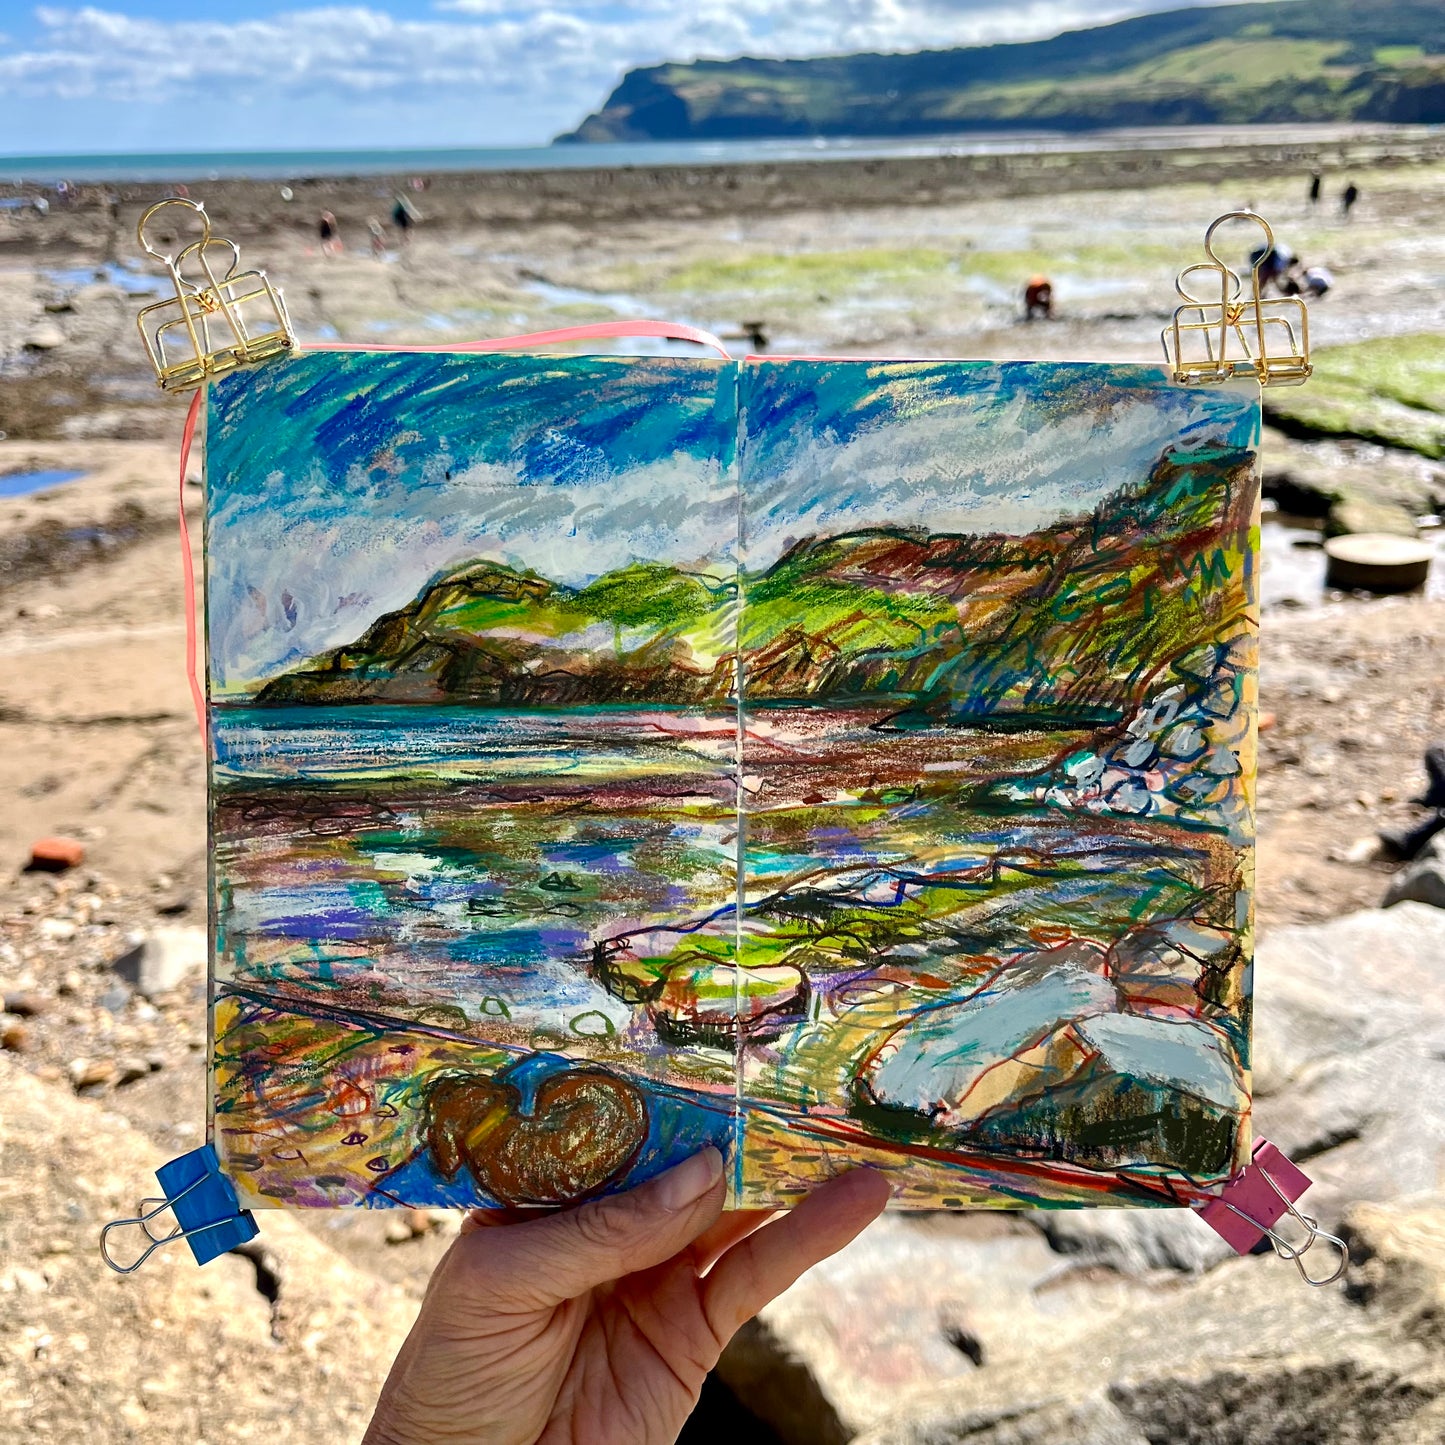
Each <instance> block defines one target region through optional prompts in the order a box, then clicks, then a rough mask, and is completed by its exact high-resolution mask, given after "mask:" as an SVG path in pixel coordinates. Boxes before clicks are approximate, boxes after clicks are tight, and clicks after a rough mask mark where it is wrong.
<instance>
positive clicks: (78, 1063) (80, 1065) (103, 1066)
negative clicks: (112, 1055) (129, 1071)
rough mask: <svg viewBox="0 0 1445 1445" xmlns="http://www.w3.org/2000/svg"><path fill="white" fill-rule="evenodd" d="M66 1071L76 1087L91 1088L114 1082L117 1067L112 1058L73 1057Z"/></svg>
mask: <svg viewBox="0 0 1445 1445" xmlns="http://www.w3.org/2000/svg"><path fill="white" fill-rule="evenodd" d="M66 1073H68V1074H69V1075H70V1082H71V1084H72V1086H73V1087H74V1088H76V1089H91V1088H95V1087H97V1086H99V1085H103V1084H109V1083H112V1082H114V1080H115V1077H116V1067H115V1062H114V1060H112V1059H72V1060H71V1061H70V1063H69V1064H68V1065H67V1066H66Z"/></svg>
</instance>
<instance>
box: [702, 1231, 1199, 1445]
mask: <svg viewBox="0 0 1445 1445" xmlns="http://www.w3.org/2000/svg"><path fill="white" fill-rule="evenodd" d="M1185 1222H1186V1223H1192V1224H1193V1225H1194V1226H1195V1227H1196V1228H1198V1229H1199V1230H1201V1232H1203V1233H1205V1234H1207V1233H1208V1230H1206V1229H1205V1228H1204V1226H1203V1225H1201V1224H1200V1223H1199V1222H1198V1221H1197V1220H1192V1221H1188V1220H1187V1221H1185ZM1151 1292H1152V1285H1150V1284H1146V1283H1143V1282H1139V1281H1131V1280H1126V1279H1124V1278H1122V1277H1118V1276H1111V1277H1107V1278H1103V1279H1097V1278H1092V1277H1091V1276H1090V1274H1089V1272H1087V1271H1085V1270H1076V1269H1074V1268H1072V1267H1071V1266H1070V1265H1069V1264H1067V1263H1062V1262H1061V1261H1060V1260H1059V1258H1058V1256H1057V1255H1056V1254H1054V1253H1053V1252H1052V1251H1051V1250H1050V1248H1049V1246H1048V1244H1047V1243H1046V1241H1045V1240H1043V1239H1042V1238H1041V1237H1040V1236H1039V1235H1038V1234H1037V1233H1036V1232H1035V1231H1034V1230H1032V1229H1030V1228H1029V1227H1028V1225H1027V1224H1026V1223H1025V1222H1024V1220H1023V1219H1022V1218H1021V1217H1019V1216H1018V1215H1015V1214H1012V1213H1011V1212H1008V1211H998V1212H989V1211H982V1212H978V1213H973V1214H952V1215H944V1214H937V1215H917V1214H886V1215H884V1216H883V1218H882V1219H879V1220H878V1221H876V1222H875V1223H874V1224H872V1225H870V1226H869V1227H868V1229H867V1230H866V1231H865V1232H864V1233H863V1234H862V1235H861V1236H860V1237H859V1238H858V1239H856V1240H855V1241H854V1242H853V1243H852V1244H850V1245H849V1246H848V1247H847V1248H846V1249H844V1250H842V1251H841V1252H840V1253H839V1254H837V1255H834V1256H833V1257H832V1258H831V1259H828V1260H825V1261H824V1262H823V1263H822V1264H820V1265H817V1266H816V1267H814V1268H813V1269H811V1270H809V1271H808V1273H807V1274H805V1275H804V1276H803V1277H802V1279H801V1280H799V1281H798V1283H797V1284H795V1285H794V1286H793V1288H792V1289H790V1290H789V1291H788V1292H787V1293H786V1294H784V1295H782V1296H780V1297H779V1298H778V1299H776V1300H774V1301H773V1303H772V1304H770V1305H768V1306H766V1307H765V1308H764V1309H763V1311H762V1313H761V1314H760V1315H759V1317H758V1318H757V1319H756V1320H755V1321H753V1322H752V1323H751V1324H750V1325H748V1326H746V1327H745V1328H744V1329H743V1330H742V1331H740V1332H739V1334H738V1335H737V1337H736V1338H735V1339H734V1340H733V1342H732V1343H731V1344H730V1345H729V1346H728V1347H727V1349H726V1350H725V1351H724V1353H723V1357H722V1360H721V1361H720V1363H719V1365H718V1374H719V1375H720V1376H721V1378H722V1380H723V1382H724V1383H725V1384H726V1385H727V1386H728V1388H729V1389H730V1390H731V1391H732V1392H733V1393H734V1394H735V1395H736V1396H737V1397H738V1399H740V1400H741V1401H743V1402H744V1403H745V1404H746V1405H747V1407H748V1409H749V1410H750V1411H751V1412H752V1413H753V1414H754V1415H756V1416H757V1417H758V1418H759V1419H761V1420H763V1421H764V1422H765V1423H766V1424H767V1425H768V1426H769V1427H770V1428H771V1429H772V1430H773V1431H774V1432H776V1434H777V1435H778V1436H779V1437H780V1438H781V1439H782V1440H783V1441H784V1442H785V1445H842V1442H845V1441H848V1440H851V1439H852V1438H853V1437H854V1436H855V1435H856V1434H857V1433H858V1432H859V1431H866V1430H868V1429H871V1428H874V1427H876V1426H878V1425H880V1424H881V1423H882V1422H884V1421H886V1420H887V1419H888V1418H890V1417H891V1416H893V1415H895V1414H897V1413H898V1411H899V1410H900V1408H901V1407H902V1406H903V1404H904V1402H906V1401H908V1400H910V1399H915V1398H918V1397H919V1396H920V1395H927V1394H928V1393H929V1392H930V1391H932V1390H935V1389H937V1388H938V1387H939V1386H940V1385H944V1384H947V1383H948V1382H949V1381H957V1382H967V1381H971V1380H977V1379H982V1378H984V1377H985V1376H987V1375H989V1374H990V1373H992V1372H993V1371H995V1370H997V1369H1007V1368H1010V1367H1011V1366H1013V1365H1018V1366H1023V1365H1025V1364H1026V1362H1027V1361H1028V1360H1029V1359H1030V1358H1031V1356H1032V1355H1033V1354H1035V1353H1036V1352H1037V1350H1038V1348H1039V1342H1040V1340H1042V1339H1053V1340H1055V1341H1059V1342H1062V1341H1064V1340H1068V1339H1073V1338H1076V1337H1078V1336H1079V1335H1081V1334H1083V1333H1085V1332H1086V1331H1088V1330H1089V1329H1091V1328H1092V1327H1093V1321H1094V1320H1096V1319H1097V1318H1098V1317H1099V1315H1100V1313H1103V1314H1104V1315H1109V1314H1111V1313H1112V1312H1114V1311H1115V1310H1117V1309H1119V1308H1120V1307H1121V1306H1123V1305H1127V1304H1129V1303H1131V1302H1133V1303H1137V1302H1140V1301H1143V1300H1145V1299H1147V1298H1148V1297H1149V1295H1150V1293H1151ZM1057 1438H1059V1439H1068V1438H1070V1437H1068V1436H1059V1437H1057ZM1085 1438H1091V1437H1085ZM1130 1445H1133V1442H1130Z"/></svg>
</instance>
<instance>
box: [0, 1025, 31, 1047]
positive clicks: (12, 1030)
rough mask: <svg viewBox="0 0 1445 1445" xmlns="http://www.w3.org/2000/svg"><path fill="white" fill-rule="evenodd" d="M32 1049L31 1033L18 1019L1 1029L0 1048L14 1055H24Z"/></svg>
mask: <svg viewBox="0 0 1445 1445" xmlns="http://www.w3.org/2000/svg"><path fill="white" fill-rule="evenodd" d="M29 1047H30V1031H29V1029H27V1028H26V1027H25V1025H24V1024H22V1023H21V1022H20V1020H19V1019H16V1020H15V1021H14V1022H13V1023H7V1024H6V1025H5V1027H4V1028H3V1029H0V1048H3V1049H5V1050H6V1051H7V1052H9V1053H12V1054H23V1053H24V1052H25V1050H26V1049H28V1048H29Z"/></svg>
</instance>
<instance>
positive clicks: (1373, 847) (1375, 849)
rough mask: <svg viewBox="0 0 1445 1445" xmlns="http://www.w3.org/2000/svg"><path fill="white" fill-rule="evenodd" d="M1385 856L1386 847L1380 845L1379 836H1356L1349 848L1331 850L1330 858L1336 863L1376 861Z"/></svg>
mask: <svg viewBox="0 0 1445 1445" xmlns="http://www.w3.org/2000/svg"><path fill="white" fill-rule="evenodd" d="M1382 857H1384V849H1383V848H1382V847H1381V846H1380V840H1379V839H1378V838H1373V837H1372V838H1356V839H1355V841H1354V842H1353V843H1351V844H1350V846H1349V847H1348V848H1335V849H1332V850H1331V852H1330V859H1331V861H1332V862H1335V863H1353V864H1357V865H1358V864H1360V863H1374V862H1375V861H1376V860H1377V859H1379V858H1382Z"/></svg>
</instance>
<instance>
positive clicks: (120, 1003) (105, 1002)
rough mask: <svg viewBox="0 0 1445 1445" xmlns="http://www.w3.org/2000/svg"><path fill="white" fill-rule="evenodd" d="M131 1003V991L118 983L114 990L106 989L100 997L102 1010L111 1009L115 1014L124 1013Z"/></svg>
mask: <svg viewBox="0 0 1445 1445" xmlns="http://www.w3.org/2000/svg"><path fill="white" fill-rule="evenodd" d="M129 1002H130V990H129V989H128V988H126V987H125V985H124V984H119V983H118V984H116V985H115V986H114V987H113V988H108V989H106V991H105V992H104V993H103V994H101V996H100V1006H101V1008H104V1009H109V1010H110V1011H111V1013H113V1014H118V1013H120V1012H122V1010H124V1008H125V1006H126V1004H128V1003H129Z"/></svg>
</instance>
